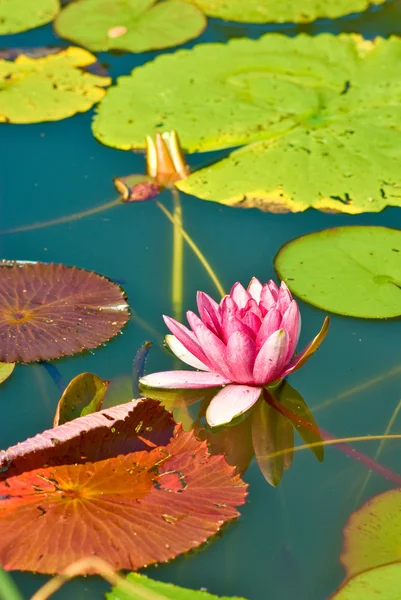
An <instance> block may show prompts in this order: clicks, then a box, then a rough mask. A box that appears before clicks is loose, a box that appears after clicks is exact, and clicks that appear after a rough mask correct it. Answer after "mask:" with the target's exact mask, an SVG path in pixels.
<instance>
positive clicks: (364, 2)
mask: <svg viewBox="0 0 401 600" xmlns="http://www.w3.org/2000/svg"><path fill="white" fill-rule="evenodd" d="M186 1H187V2H191V3H192V4H194V5H195V6H198V7H199V8H200V9H201V10H203V12H204V13H205V14H207V15H209V16H210V17H217V18H219V19H225V20H227V21H241V22H245V23H269V22H273V23H286V22H291V23H294V22H295V23H306V22H308V21H313V20H314V19H318V18H320V17H328V18H329V19H335V18H337V17H342V16H344V15H348V14H349V13H353V12H362V11H364V10H366V9H367V8H368V7H369V6H375V5H378V4H384V2H385V1H386V0H325V1H324V2H322V0H295V1H294V0H280V1H279V2H278V1H277V0H246V2H244V0H224V2H222V1H221V0H186Z"/></svg>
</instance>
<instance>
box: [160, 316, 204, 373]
mask: <svg viewBox="0 0 401 600" xmlns="http://www.w3.org/2000/svg"><path fill="white" fill-rule="evenodd" d="M163 319H164V322H165V324H166V325H167V327H168V328H169V329H170V331H171V333H172V334H173V335H175V337H176V338H177V340H178V341H180V342H181V344H182V345H183V346H185V348H186V349H187V350H188V351H189V352H190V353H191V354H193V355H194V356H196V358H198V359H199V360H200V361H201V362H203V363H205V364H206V365H208V366H210V365H209V361H208V360H207V358H206V356H205V354H204V352H203V351H202V348H201V347H200V345H199V343H198V340H197V338H196V335H195V334H194V333H193V332H192V331H190V330H189V329H187V327H185V326H184V325H181V323H179V322H178V321H176V320H175V319H172V318H171V317H166V316H165V315H163Z"/></svg>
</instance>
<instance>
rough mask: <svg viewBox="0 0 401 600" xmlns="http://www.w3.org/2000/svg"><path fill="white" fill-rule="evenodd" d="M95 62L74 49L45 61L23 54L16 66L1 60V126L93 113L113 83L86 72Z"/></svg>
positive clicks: (53, 55)
mask: <svg viewBox="0 0 401 600" xmlns="http://www.w3.org/2000/svg"><path fill="white" fill-rule="evenodd" d="M35 2H36V0H35ZM35 2H32V5H34V4H35ZM25 5H26V2H25V0H24V6H25ZM95 62H96V57H95V56H93V55H92V54H90V53H89V52H87V51H86V50H83V49H82V48H73V47H70V48H66V49H65V50H62V51H61V52H58V53H57V54H49V55H48V56H45V57H43V58H30V57H29V56H26V55H24V54H22V55H20V56H18V58H16V60H15V61H14V62H11V61H8V60H0V91H1V96H0V122H2V121H3V122H6V121H7V122H11V123H39V122H41V121H58V120H59V119H65V118H66V117H71V116H72V115H74V114H75V113H77V112H85V111H87V110H89V109H90V108H91V107H92V106H93V105H94V104H95V103H96V102H99V100H100V99H101V98H103V96H104V95H105V93H106V92H105V90H104V89H102V88H103V87H106V86H108V85H110V83H111V79H109V78H108V77H98V76H96V75H92V74H91V73H86V72H84V71H83V69H82V67H87V66H88V65H92V64H93V63H95Z"/></svg>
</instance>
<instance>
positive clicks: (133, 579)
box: [106, 573, 245, 600]
mask: <svg viewBox="0 0 401 600" xmlns="http://www.w3.org/2000/svg"><path fill="white" fill-rule="evenodd" d="M127 581H128V582H129V583H133V584H135V586H138V591H139V590H141V591H142V590H143V591H144V592H150V596H149V597H152V592H154V593H155V594H157V596H158V597H159V598H163V600H245V598H237V597H235V598H233V597H230V598H228V597H227V596H224V597H223V596H215V595H214V594H209V593H208V592H203V591H202V592H201V591H198V590H189V589H188V588H182V587H178V586H176V585H173V584H171V583H164V581H155V580H154V579H150V578H149V577H146V575H140V574H139V573H128V575H127ZM106 598H107V600H137V599H138V595H137V594H135V593H132V594H129V593H127V592H126V591H122V590H121V589H120V588H119V587H118V586H117V587H115V588H113V589H112V591H111V592H110V593H108V594H106Z"/></svg>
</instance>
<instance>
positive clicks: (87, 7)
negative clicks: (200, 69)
mask: <svg viewBox="0 0 401 600" xmlns="http://www.w3.org/2000/svg"><path fill="white" fill-rule="evenodd" d="M205 27H206V18H205V16H204V15H203V13H202V12H201V11H200V10H199V9H198V8H196V7H195V6H192V5H191V4H187V3H186V2H182V1H180V0H166V1H165V2H158V3H156V0H118V1H116V0H78V1H77V2H73V3H71V4H69V5H68V6H66V7H65V8H64V10H62V12H61V13H60V15H59V16H58V18H57V20H56V22H55V29H56V32H57V34H58V35H60V36H61V37H64V38H67V39H69V40H72V41H73V42H75V43H77V44H81V45H82V46H85V47H86V48H89V50H92V51H94V52H97V51H102V50H104V51H106V50H112V49H118V50H128V51H129V52H146V51H147V50H154V49H159V48H168V47H170V46H177V45H178V44H182V43H184V42H186V41H188V40H190V39H192V38H195V37H197V36H198V35H200V34H201V33H202V31H203V29H204V28H205Z"/></svg>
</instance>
